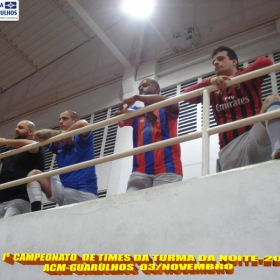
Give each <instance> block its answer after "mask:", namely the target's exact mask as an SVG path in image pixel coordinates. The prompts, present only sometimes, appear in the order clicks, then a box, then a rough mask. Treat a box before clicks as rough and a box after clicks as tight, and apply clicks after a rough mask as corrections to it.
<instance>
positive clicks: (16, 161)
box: [0, 120, 45, 218]
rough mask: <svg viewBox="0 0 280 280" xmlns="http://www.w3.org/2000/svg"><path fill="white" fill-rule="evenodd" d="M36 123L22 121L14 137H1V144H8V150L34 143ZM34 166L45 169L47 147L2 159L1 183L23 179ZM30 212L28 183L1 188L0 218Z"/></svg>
mask: <svg viewBox="0 0 280 280" xmlns="http://www.w3.org/2000/svg"><path fill="white" fill-rule="evenodd" d="M34 131H35V125H34V123H32V122H31V121H27V120H24V121H20V122H19V123H18V124H17V126H16V128H15V137H14V139H5V138H0V145H7V146H8V147H7V148H6V149H5V150H4V152H7V151H9V150H12V149H14V148H20V147H23V146H26V145H29V144H32V143H35V141H34V140H33V139H34ZM34 168H39V169H41V170H44V169H45V149H44V147H40V148H35V149H33V150H29V151H26V152H22V153H19V154H16V155H12V156H9V157H6V158H3V159H2V170H1V174H0V184H4V183H8V182H11V181H14V180H18V179H22V178H25V177H26V176H27V174H28V173H29V172H30V171H31V170H33V169H34ZM27 212H30V203H29V198H28V194H27V190H26V184H22V185H19V186H16V187H11V188H8V189H3V190H0V218H7V217H10V216H15V215H18V214H23V213H27Z"/></svg>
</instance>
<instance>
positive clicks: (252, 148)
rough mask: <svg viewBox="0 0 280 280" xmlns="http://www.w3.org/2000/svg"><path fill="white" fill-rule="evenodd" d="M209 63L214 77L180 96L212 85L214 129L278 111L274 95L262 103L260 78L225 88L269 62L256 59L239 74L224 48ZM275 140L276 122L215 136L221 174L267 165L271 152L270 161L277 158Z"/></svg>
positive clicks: (279, 100)
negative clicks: (227, 82) (217, 144)
mask: <svg viewBox="0 0 280 280" xmlns="http://www.w3.org/2000/svg"><path fill="white" fill-rule="evenodd" d="M212 62H213V65H214V69H215V72H216V74H217V76H216V77H211V78H208V79H206V80H204V81H202V82H201V83H198V84H196V85H193V86H190V87H188V88H187V89H186V90H185V91H184V93H187V92H190V91H193V90H196V89H199V88H202V87H205V86H209V85H216V86H217V87H218V90H216V91H214V92H211V93H210V102H211V105H212V109H213V113H214V117H215V119H216V122H217V124H218V125H220V124H225V123H228V122H232V121H235V120H240V119H244V118H248V117H251V116H254V115H257V114H260V113H264V112H269V111H273V110H276V109H279V108H280V97H279V95H278V94H273V95H270V96H268V97H267V98H266V99H265V101H264V102H262V94H261V86H262V82H263V79H264V77H259V78H256V79H252V80H248V81H246V82H243V83H240V84H236V85H233V86H231V87H227V86H226V84H225V82H226V81H227V80H230V79H231V77H236V76H239V75H242V74H245V73H248V72H251V71H254V70H257V69H260V68H263V67H267V66H270V65H272V61H271V60H270V59H269V58H266V57H261V58H258V59H257V60H256V61H255V62H254V63H253V64H251V65H250V66H249V67H248V68H246V69H245V70H240V69H239V66H238V58H237V55H236V53H235V52H234V51H233V50H232V49H230V48H228V47H224V46H221V47H219V48H217V49H215V50H214V51H213V53H212ZM201 101H202V98H201V97H197V98H192V99H189V100H186V102H190V103H198V102H201ZM279 140H280V119H279V118H277V119H273V120H270V121H267V122H266V124H261V123H256V124H254V125H250V126H245V127H240V128H237V129H234V130H230V131H226V132H222V133H219V144H220V149H221V150H220V152H219V162H220V167H221V170H222V171H224V170H228V169H232V168H237V167H241V166H246V165H249V164H254V163H259V162H263V161H267V160H269V159H271V150H272V151H273V153H272V158H278V157H280V151H279V149H280V141H279Z"/></svg>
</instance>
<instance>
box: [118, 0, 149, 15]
mask: <svg viewBox="0 0 280 280" xmlns="http://www.w3.org/2000/svg"><path fill="white" fill-rule="evenodd" d="M153 9H154V1H153V0H124V2H123V10H124V11H125V12H126V13H128V14H130V15H132V16H135V17H138V18H147V17H148V16H149V15H150V14H151V13H152V11H153Z"/></svg>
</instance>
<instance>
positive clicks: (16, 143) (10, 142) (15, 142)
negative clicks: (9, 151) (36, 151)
mask: <svg viewBox="0 0 280 280" xmlns="http://www.w3.org/2000/svg"><path fill="white" fill-rule="evenodd" d="M33 143H35V141H33V140H28V139H6V138H0V145H6V146H9V147H13V148H20V147H23V146H27V145H30V144H33Z"/></svg>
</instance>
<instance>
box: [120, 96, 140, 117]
mask: <svg viewBox="0 0 280 280" xmlns="http://www.w3.org/2000/svg"><path fill="white" fill-rule="evenodd" d="M137 96H138V95H134V96H131V97H128V98H126V99H124V100H123V101H122V103H121V104H120V105H119V110H120V111H121V112H123V111H124V110H126V109H127V108H129V107H131V106H132V105H133V104H134V103H135V102H136V101H137ZM125 105H126V106H125ZM123 113H125V112H123Z"/></svg>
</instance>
